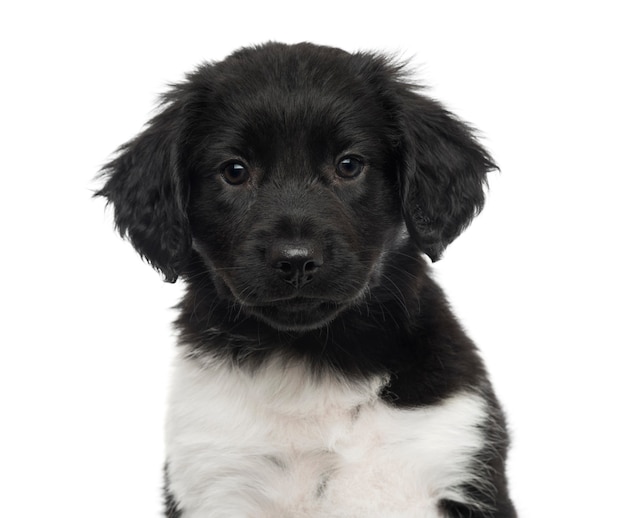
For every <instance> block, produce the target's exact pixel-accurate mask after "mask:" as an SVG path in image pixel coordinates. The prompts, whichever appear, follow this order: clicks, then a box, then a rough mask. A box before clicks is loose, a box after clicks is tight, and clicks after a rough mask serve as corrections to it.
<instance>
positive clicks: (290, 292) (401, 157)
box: [98, 43, 515, 518]
mask: <svg viewBox="0 0 626 518" xmlns="http://www.w3.org/2000/svg"><path fill="white" fill-rule="evenodd" d="M342 157H351V158H353V159H356V163H357V164H358V163H362V164H363V166H364V169H363V172H362V173H361V174H360V175H359V176H357V177H356V178H345V177H341V176H340V175H338V174H337V171H338V168H339V165H338V164H340V161H341V159H342ZM234 162H237V163H241V165H242V167H245V168H246V170H247V171H248V174H249V178H247V179H245V180H244V181H243V182H242V183H241V184H239V185H233V184H230V183H228V181H227V180H228V179H229V177H228V171H229V169H228V167H229V165H230V164H233V163H234ZM353 166H354V162H353V163H351V164H350V167H353ZM494 168H495V164H494V162H493V160H492V159H491V158H490V156H489V154H488V153H487V152H486V151H485V150H484V149H483V148H482V147H481V146H480V144H479V143H478V142H477V141H476V139H475V138H474V136H473V133H472V130H471V129H470V128H469V127H468V126H467V125H466V124H464V123H463V122H461V121H459V120H458V119H457V118H455V117H454V116H453V115H451V114H450V113H448V112H447V111H446V110H445V109H444V108H443V107H442V106H441V105H439V104H438V103H437V102H435V101H433V100H431V99H429V98H427V97H425V96H424V95H423V94H422V93H421V91H420V88H418V87H416V86H415V85H412V84H410V83H409V82H408V81H407V79H406V77H405V74H404V72H403V69H402V67H401V66H398V65H396V64H394V63H393V62H391V61H390V60H389V59H387V58H386V57H384V56H380V55H376V54H367V53H359V54H348V53H346V52H343V51H341V50H338V49H332V48H328V47H319V46H314V45H310V44H299V45H293V46H287V45H282V44H275V43H272V44H267V45H264V46H260V47H255V48H247V49H243V50H240V51H238V52H236V53H234V54H233V55H231V56H230V57H228V58H227V59H226V60H224V61H222V62H219V63H213V64H204V65H202V66H200V67H199V68H198V69H197V70H196V71H195V72H193V73H191V74H189V75H188V76H187V79H186V80H185V81H184V82H183V83H181V84H179V85H176V86H174V87H173V88H172V89H171V91H170V92H169V93H168V94H167V95H166V96H165V97H164V100H163V109H162V111H161V113H160V114H159V115H157V116H156V117H155V118H154V119H153V120H152V121H150V123H149V125H148V127H147V128H146V129H145V131H144V132H143V133H141V134H140V135H139V136H138V137H137V138H136V139H135V140H133V141H131V142H129V143H127V144H126V145H124V146H123V147H122V148H121V149H120V152H119V155H118V156H117V158H115V159H114V160H113V161H111V162H110V163H109V164H108V165H107V166H106V167H105V168H104V175H105V177H106V183H105V185H104V187H103V188H102V190H101V191H99V193H98V194H99V195H102V196H104V197H106V198H107V199H108V201H109V202H110V203H111V204H112V205H113V207H114V210H115V222H116V225H117V228H118V230H119V231H120V233H121V234H122V235H124V236H127V237H128V238H129V239H130V241H131V242H132V243H133V245H134V247H135V248H136V249H137V251H138V252H139V253H140V254H141V255H142V256H143V257H144V258H146V259H147V260H148V261H149V262H150V263H151V264H152V265H153V266H154V267H155V268H156V269H157V270H159V271H160V272H162V274H163V275H164V277H165V279H166V280H167V281H170V282H173V281H175V280H176V279H177V278H178V277H182V278H183V279H184V280H185V281H186V285H187V293H186V296H185V297H184V299H183V300H182V302H181V304H180V315H179V318H178V320H177V325H178V328H179V330H180V335H181V343H184V344H186V345H187V346H190V347H192V348H193V350H194V351H195V354H198V355H201V354H203V352H207V351H211V352H212V353H215V352H217V353H219V354H223V355H226V356H228V357H229V358H232V359H233V361H235V362H238V363H239V364H241V365H244V366H247V367H249V368H250V369H254V368H255V366H257V365H259V364H261V363H263V362H264V361H265V360H266V359H267V358H268V356H269V355H270V354H276V353H277V352H278V353H280V354H283V355H289V356H293V357H298V358H300V359H302V360H304V361H307V362H309V365H310V368H311V369H316V370H320V371H321V370H326V369H333V370H336V371H339V372H341V373H343V374H345V375H346V376H351V377H361V376H366V375H370V374H374V373H385V374H387V375H389V376H390V378H391V381H390V383H389V384H388V386H387V387H386V390H385V393H384V397H385V398H386V400H387V401H389V402H390V403H391V404H393V405H397V406H401V407H407V408H408V407H415V406H421V405H428V404H432V403H435V402H437V401H440V400H442V399H444V398H446V397H447V396H449V395H450V394H452V393H454V392H456V391H458V390H459V389H462V388H471V389H473V390H480V391H481V392H482V393H484V394H487V395H488V396H489V397H490V398H491V400H492V413H493V415H492V426H493V427H492V429H490V430H487V431H486V433H487V435H488V436H489V437H490V445H489V448H487V450H486V451H485V452H484V454H483V458H481V459H477V462H478V463H479V465H480V469H481V470H483V472H484V478H485V481H486V482H487V485H488V486H489V487H491V488H493V490H492V491H488V492H484V490H482V489H481V488H478V487H477V488H468V491H470V492H473V493H475V496H476V498H477V499H479V500H483V501H485V503H486V504H488V506H489V507H490V508H491V509H493V512H492V513H490V514H480V512H479V511H477V510H476V509H469V508H466V507H464V506H462V505H460V504H457V503H454V502H443V503H442V509H445V510H446V512H447V514H448V515H449V516H470V515H471V516H473V517H478V516H492V517H500V518H505V517H513V516H515V512H514V509H513V507H512V505H511V503H510V501H509V498H508V493H507V488H506V479H505V474H504V459H505V457H506V450H507V447H508V441H507V437H506V432H505V426H504V418H503V416H502V412H501V411H500V409H499V406H498V403H497V401H496V399H495V397H493V394H492V392H491V389H490V385H489V381H488V379H487V375H486V372H485V369H484V367H483V364H482V361H481V360H480V358H479V356H478V354H477V352H476V350H475V347H474V345H473V344H472V342H471V341H470V340H469V338H467V336H466V335H465V333H464V332H463V330H462V328H461V327H460V325H459V324H458V322H457V321H456V319H455V317H454V316H453V315H452V313H451V311H450V309H449V307H448V304H447V302H446V299H445V297H444V295H443V294H442V292H441V290H440V289H439V287H438V286H437V285H436V284H435V283H434V281H433V280H432V279H431V278H430V277H429V275H428V267H427V263H426V261H425V260H424V259H423V258H422V257H421V255H420V253H424V254H426V255H428V256H429V257H430V258H431V259H432V260H437V259H439V258H440V256H441V254H442V253H443V251H444V249H445V248H446V246H447V245H448V244H450V242H452V241H453V240H454V239H455V238H456V237H457V236H458V235H459V234H460V233H461V232H462V230H463V229H464V228H465V227H466V226H467V225H468V224H469V223H470V221H471V220H472V218H473V217H474V216H475V215H476V214H477V213H478V212H479V211H480V210H481V208H482V206H483V203H484V186H485V183H486V174H487V172H488V171H489V170H491V169H494ZM237 181H238V180H237ZM407 234H408V236H409V237H407ZM285 249H287V251H288V254H287V253H286V252H285ZM302 250H304V251H305V252H306V253H304V252H301V251H302ZM294 253H298V254H299V253H304V255H305V256H306V257H304V258H303V261H304V262H303V264H304V266H302V265H301V264H300V263H297V264H298V266H297V268H300V267H302V268H304V269H305V270H306V272H305V271H304V270H303V271H302V272H301V271H300V270H299V269H297V268H296V266H294V265H296V262H295V260H294V262H293V263H290V261H291V259H289V258H290V257H292V256H293V254H294ZM281 254H282V255H281ZM277 257H278V259H276V258H277ZM285 257H287V259H285ZM294 269H297V271H296V272H295V273H294V271H293V270H294ZM288 276H292V277H289V278H288ZM286 280H287V281H288V282H285V281H286ZM168 509H169V511H168V513H169V514H168V516H178V511H176V504H175V502H173V501H172V500H171V497H168Z"/></svg>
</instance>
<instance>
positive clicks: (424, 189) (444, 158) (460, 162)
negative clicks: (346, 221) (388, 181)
mask: <svg viewBox="0 0 626 518" xmlns="http://www.w3.org/2000/svg"><path fill="white" fill-rule="evenodd" d="M400 118H401V120H402V124H401V133H402V137H401V138H402V163H401V165H400V173H399V174H400V186H401V191H402V205H403V211H404V216H405V220H406V224H407V228H408V230H409V233H410V235H411V237H412V238H413V239H415V240H416V241H417V243H418V245H419V246H420V248H421V250H422V251H423V252H425V253H426V254H427V255H428V256H429V257H430V258H431V259H432V260H433V261H436V260H438V259H439V258H440V256H441V254H442V253H443V251H444V250H445V248H446V246H448V245H449V244H450V243H451V242H452V241H453V240H454V239H455V238H456V237H457V236H458V235H459V234H460V233H461V232H462V231H463V230H464V229H465V228H466V227H467V226H468V225H469V223H470V222H471V220H472V219H473V218H474V216H476V215H477V214H478V213H479V212H480V211H481V209H482V207H483V204H484V192H483V188H484V186H485V185H486V174H487V172H489V171H490V170H493V169H495V168H496V165H495V163H494V162H493V160H492V159H491V157H490V156H489V154H488V153H487V151H486V150H485V149H483V147H481V145H480V144H479V143H478V142H477V141H476V139H475V137H474V135H473V134H472V130H471V129H470V128H469V127H468V126H467V125H466V124H464V123H463V122H461V121H460V120H458V119H457V118H456V117H455V116H454V115H452V114H451V113H449V112H448V111H446V110H445V109H444V108H443V107H442V106H441V105H440V104H438V103H437V102H435V101H433V100H431V99H428V98H426V97H423V96H421V95H419V94H417V93H415V92H412V91H408V90H405V91H403V92H402V94H401V106H400Z"/></svg>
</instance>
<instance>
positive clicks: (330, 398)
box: [167, 358, 487, 518]
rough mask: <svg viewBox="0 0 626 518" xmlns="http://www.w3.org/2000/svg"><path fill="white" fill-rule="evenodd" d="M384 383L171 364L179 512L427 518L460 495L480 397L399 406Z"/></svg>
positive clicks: (249, 517) (481, 416)
mask: <svg viewBox="0 0 626 518" xmlns="http://www.w3.org/2000/svg"><path fill="white" fill-rule="evenodd" d="M384 383H385V380H383V379H380V378H376V379H371V380H369V381H367V382H361V383H352V382H351V383H347V382H341V381H340V380H338V379H337V378H331V377H330V376H327V377H322V378H319V379H315V378H313V377H312V376H311V374H310V373H309V372H308V371H307V370H306V369H305V368H303V367H302V366H299V365H285V364H284V363H280V362H278V361H277V362H275V363H273V364H270V365H268V366H266V367H265V368H263V369H261V370H260V371H255V372H254V374H253V375H252V374H250V373H249V372H247V371H243V370H239V369H236V368H233V367H231V366H227V365H225V364H224V363H221V362H217V361H215V362H210V361H208V362H207V361H203V362H202V363H200V361H198V360H192V359H182V358H181V359H179V360H178V361H177V363H176V365H175V370H174V377H173V385H172V391H171V401H170V409H169V416H168V425H167V462H168V471H169V479H170V491H171V492H172V494H173V495H174V497H175V499H176V501H177V502H179V503H180V505H181V507H183V509H184V513H183V516H184V518H305V517H307V518H313V517H315V518H317V517H319V518H322V517H324V518H332V517H336V518H339V517H341V518H357V517H358V518H369V517H371V518H374V517H376V518H436V517H439V516H440V514H439V511H438V508H437V503H438V502H439V501H440V500H441V499H446V498H448V499H453V500H456V501H460V502H464V501H467V499H466V496H465V495H464V494H463V492H462V490H461V489H460V486H461V484H463V483H464V482H469V481H472V480H473V477H474V474H473V472H472V468H471V464H472V457H473V456H474V455H475V454H476V453H477V452H478V451H479V450H480V449H481V448H482V447H483V445H484V439H483V436H482V433H481V431H480V425H481V424H482V423H484V422H485V420H486V419H487V412H486V403H485V401H484V400H483V399H482V398H481V397H480V396H479V395H477V394H472V393H466V392H464V393H459V394H457V395H455V396H454V397H451V398H450V399H448V400H446V401H444V402H443V403H441V404H439V405H436V406H430V407H424V408H419V409H410V410H400V409H396V408H393V407H392V406H390V405H388V404H387V403H385V402H384V401H382V400H381V399H380V398H379V397H378V393H379V391H380V389H381V388H382V386H383V385H384Z"/></svg>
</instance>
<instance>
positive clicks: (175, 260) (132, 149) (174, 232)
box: [96, 88, 191, 282]
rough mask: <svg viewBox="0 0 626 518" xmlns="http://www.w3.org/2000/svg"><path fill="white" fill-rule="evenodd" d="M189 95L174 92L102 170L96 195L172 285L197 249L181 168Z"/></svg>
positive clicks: (118, 226) (178, 91) (118, 227)
mask: <svg viewBox="0 0 626 518" xmlns="http://www.w3.org/2000/svg"><path fill="white" fill-rule="evenodd" d="M183 96H184V92H183V89H182V88H178V89H174V90H172V92H171V93H170V94H169V95H168V96H167V97H165V98H164V105H165V108H164V109H163V110H162V111H161V113H159V114H158V115H157V116H156V117H154V118H153V119H152V120H151V121H150V122H149V124H148V126H147V127H146V129H145V130H144V131H143V132H142V133H141V134H139V135H138V136H137V137H136V138H135V139H133V140H131V141H129V142H127V143H126V144H124V145H123V146H121V147H120V148H119V150H118V156H117V157H116V158H115V159H113V160H112V161H111V162H109V163H108V164H106V165H105V166H104V167H103V169H102V176H103V177H105V178H106V183H105V185H104V187H102V189H100V190H99V191H98V192H96V196H103V197H105V198H106V199H107V203H110V204H111V205H112V206H113V208H114V217H115V226H116V228H117V229H118V231H119V232H120V234H121V235H122V237H125V238H128V239H129V240H130V241H131V243H132V244H133V246H134V247H135V249H136V250H137V252H139V254H140V255H141V256H142V257H143V258H144V259H146V260H147V261H148V262H149V263H150V264H151V265H152V266H153V267H154V268H155V269H156V270H157V271H160V272H161V273H162V274H163V275H164V278H165V280H166V281H168V282H175V281H176V279H177V277H178V276H179V274H180V273H181V270H182V268H183V267H184V264H185V262H186V261H187V259H188V256H189V253H190V250H191V235H190V231H189V223H188V220H187V214H186V205H187V180H186V178H184V175H183V173H182V170H181V169H182V168H181V149H180V142H181V139H182V133H183V131H184V130H183V127H184V125H185V124H184V113H183V111H184V105H185V100H184V99H183Z"/></svg>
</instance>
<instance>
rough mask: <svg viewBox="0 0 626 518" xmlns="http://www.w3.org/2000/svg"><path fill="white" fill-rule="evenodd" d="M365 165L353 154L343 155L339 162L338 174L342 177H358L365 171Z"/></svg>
mask: <svg viewBox="0 0 626 518" xmlns="http://www.w3.org/2000/svg"><path fill="white" fill-rule="evenodd" d="M364 167H365V165H364V164H363V162H362V161H361V160H359V159H358V158H356V157H353V156H346V157H343V158H342V159H341V160H340V161H339V163H338V164H337V174H338V175H339V176H341V178H356V177H357V176H359V175H360V174H361V173H362V172H363V168H364Z"/></svg>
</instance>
